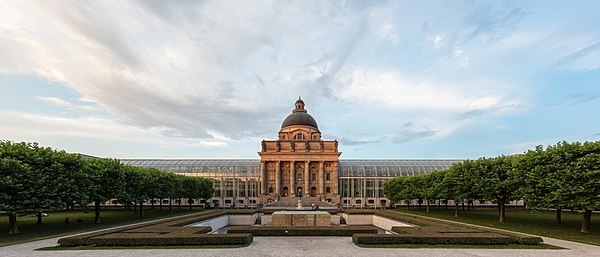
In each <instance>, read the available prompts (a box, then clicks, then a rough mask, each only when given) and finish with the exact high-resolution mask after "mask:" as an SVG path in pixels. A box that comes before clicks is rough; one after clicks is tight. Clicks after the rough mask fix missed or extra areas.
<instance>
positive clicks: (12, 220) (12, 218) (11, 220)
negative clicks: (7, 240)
mask: <svg viewBox="0 0 600 257" xmlns="http://www.w3.org/2000/svg"><path fill="white" fill-rule="evenodd" d="M8 224H9V225H8V226H9V228H10V231H9V232H8V233H9V234H19V233H20V232H19V226H17V215H16V214H11V213H9V214H8Z"/></svg>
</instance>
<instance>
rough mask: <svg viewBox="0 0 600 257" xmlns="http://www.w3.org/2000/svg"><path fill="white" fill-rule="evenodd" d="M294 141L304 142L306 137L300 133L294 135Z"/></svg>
mask: <svg viewBox="0 0 600 257" xmlns="http://www.w3.org/2000/svg"><path fill="white" fill-rule="evenodd" d="M294 139H296V140H304V135H303V134H301V133H298V134H296V135H294Z"/></svg>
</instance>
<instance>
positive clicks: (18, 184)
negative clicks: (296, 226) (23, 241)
mask: <svg viewBox="0 0 600 257" xmlns="http://www.w3.org/2000/svg"><path fill="white" fill-rule="evenodd" d="M212 194H213V185H212V182H211V181H210V180H208V179H205V178H200V177H190V176H182V175H177V174H174V173H169V172H163V171H159V170H157V169H151V168H142V167H134V166H129V165H124V164H122V163H120V162H119V161H118V160H114V159H83V158H81V156H80V155H78V154H71V153H67V152H65V151H57V150H54V149H51V148H48V147H40V146H38V144H36V143H13V142H10V141H0V211H3V212H5V213H6V214H7V215H8V218H9V225H10V233H11V234H17V233H19V229H18V226H17V217H18V216H22V215H26V214H28V213H37V215H38V224H41V223H42V212H46V211H52V210H61V209H67V208H72V207H73V206H75V205H82V206H88V205H89V204H92V203H93V204H94V209H95V214H96V215H95V222H96V223H100V205H101V204H102V203H104V202H106V201H109V200H110V201H117V202H119V203H122V204H125V205H134V206H139V215H140V216H141V217H143V215H144V211H143V203H144V202H146V201H149V200H150V201H151V202H152V203H154V199H160V201H159V202H160V205H161V206H160V207H161V208H162V199H171V200H172V199H180V200H181V198H188V203H189V207H190V209H191V207H192V206H191V204H192V202H193V201H192V199H198V198H204V199H208V198H210V197H211V196H212ZM179 202H181V201H179ZM169 203H171V201H169ZM170 208H171V204H169V209H170ZM136 209H137V208H136Z"/></svg>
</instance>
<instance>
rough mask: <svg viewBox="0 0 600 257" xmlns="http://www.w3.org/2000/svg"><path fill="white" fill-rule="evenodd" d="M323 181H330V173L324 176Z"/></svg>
mask: <svg viewBox="0 0 600 257" xmlns="http://www.w3.org/2000/svg"><path fill="white" fill-rule="evenodd" d="M325 180H331V172H327V173H326V174H325Z"/></svg>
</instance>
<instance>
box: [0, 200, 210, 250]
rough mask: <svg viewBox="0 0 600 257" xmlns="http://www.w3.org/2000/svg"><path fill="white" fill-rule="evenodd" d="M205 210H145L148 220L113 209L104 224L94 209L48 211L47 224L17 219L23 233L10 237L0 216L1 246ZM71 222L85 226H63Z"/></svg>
mask: <svg viewBox="0 0 600 257" xmlns="http://www.w3.org/2000/svg"><path fill="white" fill-rule="evenodd" d="M203 210H204V209H201V208H197V209H193V210H192V211H189V210H188V208H181V209H177V208H173V213H172V214H171V213H169V210H168V208H164V207H163V210H158V207H156V208H155V209H154V210H152V209H150V208H147V209H145V210H144V213H145V217H144V218H140V217H139V216H138V215H137V214H135V213H133V210H131V211H128V210H124V209H110V210H102V211H101V212H100V221H101V222H102V223H101V224H94V212H93V210H91V211H90V212H88V213H85V212H84V211H83V210H65V211H55V212H48V217H44V218H43V222H44V224H42V225H37V224H36V223H37V217H35V216H32V215H27V216H22V217H18V218H17V224H18V226H19V230H20V232H21V233H20V234H17V235H10V234H8V231H9V229H8V216H7V215H6V214H0V246H6V245H12V244H19V243H24V242H30V241H35V240H40V239H46V238H51V237H57V236H64V235H71V234H76V233H81V232H88V231H93V230H98V229H103V228H110V227H115V226H121V225H127V224H133V223H139V222H144V221H150V220H155V219H160V218H167V217H173V216H178V215H185V214H191V213H195V212H198V211H203ZM67 217H68V218H69V220H71V221H75V220H77V219H82V220H83V222H82V223H69V224H66V223H64V221H65V218H67Z"/></svg>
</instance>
